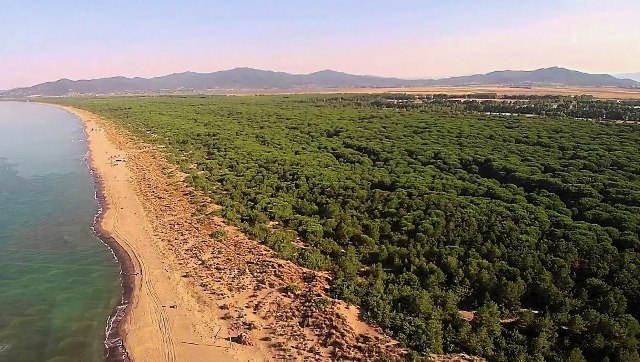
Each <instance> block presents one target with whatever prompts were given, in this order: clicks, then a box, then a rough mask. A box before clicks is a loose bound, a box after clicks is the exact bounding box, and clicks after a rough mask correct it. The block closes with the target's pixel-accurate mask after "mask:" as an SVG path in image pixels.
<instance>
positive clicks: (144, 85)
mask: <svg viewBox="0 0 640 362" xmlns="http://www.w3.org/2000/svg"><path fill="white" fill-rule="evenodd" d="M517 84H526V85H568V86H594V87H639V86H640V83H639V82H636V81H633V80H629V79H618V78H616V77H613V76H611V75H608V74H588V73H582V72H577V71H573V70H569V69H564V68H558V67H552V68H544V69H538V70H533V71H511V70H505V71H497V72H491V73H487V74H477V75H471V76H463V77H452V78H443V79H425V80H407V79H399V78H383V77H374V76H368V75H353V74H347V73H342V72H336V71H333V70H323V71H319V72H315V73H310V74H290V73H284V72H273V71H267V70H259V69H252V68H235V69H231V70H224V71H219V72H214V73H194V72H186V73H175V74H170V75H166V76H162V77H155V78H148V79H147V78H126V77H113V78H101V79H93V80H78V81H73V80H69V79H60V80H58V81H55V82H47V83H42V84H38V85H35V86H33V87H28V88H19V89H13V90H10V91H6V92H4V93H0V96H3V97H27V96H36V95H40V96H63V95H71V94H122V93H158V92H203V91H207V90H264V89H281V90H287V89H291V90H296V89H305V88H307V89H309V88H311V89H327V88H350V87H365V88H366V87H411V86H429V85H449V86H455V85H517Z"/></svg>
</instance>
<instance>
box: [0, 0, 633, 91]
mask: <svg viewBox="0 0 640 362" xmlns="http://www.w3.org/2000/svg"><path fill="white" fill-rule="evenodd" d="M552 65H559V66H564V67H568V68H573V69H577V70H582V71H588V72H601V73H629V72H640V0H607V1H604V0H602V1H588V0H536V1H534V0H531V1H530V0H517V1H515V0H514V1H511V0H451V1H449V0H438V1H431V0H404V1H400V0H397V1H394V0H279V1H278V0H254V1H248V0H233V1H231V0H229V1H214V0H209V1H204V0H202V1H199V0H183V1H162V0H154V1H147V0H127V1H121V0H110V1H106V0H102V1H87V0H56V1H51V0H40V1H36V0H20V1H16V0H0V89H5V88H10V87H17V86H26V85H33V84H35V83H40V82H44V81H49V80H56V79H59V78H71V79H86V78H96V77H105V76H113V75H125V76H144V77H148V76H156V75H164V74H168V73H173V72H182V71H187V70H191V71H199V72H211V71H216V70H221V69H228V68H234V67H238V66H248V67H255V68H261V69H271V70H280V71H287V72H294V73H306V72H312V71H316V70H321V69H325V68H331V69H335V70H340V71H345V72H350V73H357V74H373V75H387V76H397V77H405V78H416V77H442V76H450V75H465V74H472V73H480V72H487V71H492V70H502V69H534V68H541V67H547V66H552Z"/></svg>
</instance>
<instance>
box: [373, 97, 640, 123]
mask: <svg viewBox="0 0 640 362" xmlns="http://www.w3.org/2000/svg"><path fill="white" fill-rule="evenodd" d="M371 104H372V105H374V106H377V107H383V108H399V109H402V108H414V109H415V108H423V107H426V108H433V106H435V105H437V106H440V107H446V108H448V109H449V110H464V111H473V112H484V113H502V114H526V115H535V116H550V117H574V118H582V119H588V120H596V121H624V122H639V121H640V100H602V99H595V98H594V97H592V96H584V95H583V96H549V95H543V96H523V95H497V94H496V93H474V94H467V95H449V94H434V95H426V96H416V95H409V94H386V95H383V96H382V97H381V98H380V99H376V100H372V101H371Z"/></svg>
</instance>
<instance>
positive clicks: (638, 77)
mask: <svg viewBox="0 0 640 362" xmlns="http://www.w3.org/2000/svg"><path fill="white" fill-rule="evenodd" d="M615 76H616V78H620V79H633V80H635V81H636V82H640V73H626V74H616V75H615Z"/></svg>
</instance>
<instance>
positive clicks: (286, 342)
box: [64, 107, 403, 362]
mask: <svg viewBox="0 0 640 362" xmlns="http://www.w3.org/2000/svg"><path fill="white" fill-rule="evenodd" d="M64 108H65V109H66V110H68V111H69V112H72V113H73V114H75V115H76V116H78V117H79V118H81V119H82V120H83V121H84V124H85V126H86V130H87V135H88V146H89V153H90V158H91V164H92V167H93V168H94V170H95V171H96V173H97V174H98V175H99V177H100V180H101V182H102V188H103V193H104V198H105V199H106V208H105V212H104V214H103V217H102V219H101V221H100V224H101V225H100V226H101V227H102V229H103V230H104V231H106V232H109V233H110V234H111V235H112V236H113V237H114V238H115V240H116V241H117V242H118V243H119V244H121V245H122V246H123V247H124V248H125V249H126V251H127V252H128V253H129V255H130V256H131V258H132V261H133V263H132V264H133V267H134V269H135V270H134V273H135V275H134V276H133V278H134V279H135V283H134V287H135V291H134V294H133V302H132V303H131V305H130V307H129V308H128V309H127V313H126V315H125V317H124V320H123V321H124V323H122V325H121V328H122V330H121V332H122V335H123V336H124V342H125V346H126V349H127V351H128V354H129V356H130V357H131V359H132V360H134V361H194V362H197V361H272V360H286V361H329V360H362V361H364V360H372V359H375V358H376V357H378V356H381V355H382V354H385V355H391V356H397V355H400V354H402V353H403V351H402V350H401V349H400V348H399V347H398V345H397V343H396V342H394V341H393V340H391V339H389V338H387V337H385V336H384V335H383V334H382V333H381V332H380V331H379V329H377V328H376V327H373V326H371V325H368V324H366V323H364V322H363V321H361V320H360V319H359V317H358V314H359V311H358V309H357V308H355V307H353V306H347V305H346V304H345V303H343V302H340V301H336V300H333V299H325V298H327V294H326V290H327V287H328V283H329V280H328V276H327V275H325V274H322V273H317V272H312V271H309V270H305V269H303V268H301V267H299V266H296V265H295V264H293V263H291V262H287V261H283V260H279V259H277V258H276V257H275V255H274V253H273V252H272V251H271V250H270V249H269V248H267V247H265V246H264V245H262V244H260V243H259V242H257V241H254V240H251V239H249V238H247V237H246V236H245V235H243V234H242V233H241V232H240V231H239V230H237V229H235V228H233V227H230V226H228V225H226V224H225V223H224V221H223V220H222V219H220V218H218V217H214V216H211V215H203V214H202V213H198V211H197V207H196V204H197V203H195V202H194V201H193V199H194V197H197V194H196V193H195V192H194V191H193V190H192V189H190V188H189V187H187V186H186V184H185V183H184V182H183V181H182V179H183V178H184V175H182V174H180V173H179V172H178V171H177V170H176V169H175V167H174V166H172V165H170V164H168V163H167V162H165V161H164V160H163V157H162V156H161V153H160V151H159V150H157V149H156V148H153V147H151V146H149V145H146V144H144V143H142V142H140V141H139V140H137V139H134V138H133V137H132V136H131V135H129V134H128V133H126V132H124V131H123V130H122V129H121V128H119V127H117V126H115V125H114V124H112V123H111V122H110V121H107V120H104V119H102V118H100V117H98V116H95V115H93V114H91V113H88V112H86V111H83V110H79V109H74V108H69V107H64ZM207 205H208V206H210V209H215V206H211V205H210V204H207ZM217 229H223V230H225V231H226V234H227V236H226V237H225V238H224V239H222V240H216V239H215V238H213V237H211V236H210V235H211V233H212V231H213V230H217ZM293 284H295V285H297V287H298V288H297V290H296V291H294V292H291V291H287V289H290V288H286V286H288V285H293ZM327 300H329V301H330V305H327V304H326V303H322V302H325V301H327Z"/></svg>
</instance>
